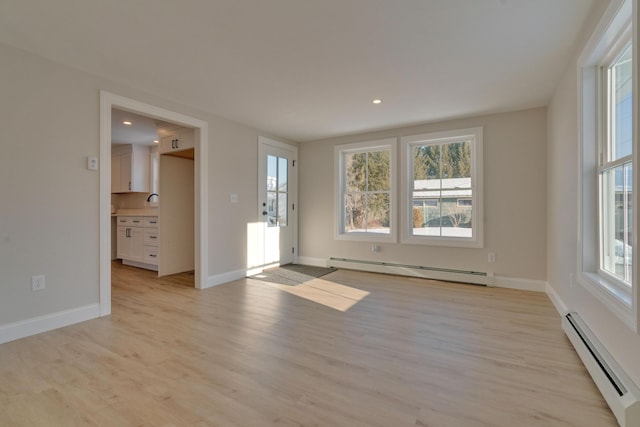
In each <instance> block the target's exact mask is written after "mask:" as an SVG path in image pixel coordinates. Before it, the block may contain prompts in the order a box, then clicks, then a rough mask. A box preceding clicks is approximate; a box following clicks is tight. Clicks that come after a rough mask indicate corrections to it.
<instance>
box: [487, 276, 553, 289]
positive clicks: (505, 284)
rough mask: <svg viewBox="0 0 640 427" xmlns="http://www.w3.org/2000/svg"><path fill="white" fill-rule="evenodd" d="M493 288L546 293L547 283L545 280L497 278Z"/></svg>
mask: <svg viewBox="0 0 640 427" xmlns="http://www.w3.org/2000/svg"><path fill="white" fill-rule="evenodd" d="M493 286H495V287H496V288H507V289H518V290H520V291H534V292H545V290H546V289H547V282H546V281H544V280H533V279H521V278H518V277H505V276H496V277H495V282H494V284H493Z"/></svg>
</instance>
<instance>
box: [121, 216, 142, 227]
mask: <svg viewBox="0 0 640 427" xmlns="http://www.w3.org/2000/svg"><path fill="white" fill-rule="evenodd" d="M117 223H118V225H122V226H127V227H142V226H143V223H144V221H143V218H142V217H141V216H119V217H118V220H117Z"/></svg>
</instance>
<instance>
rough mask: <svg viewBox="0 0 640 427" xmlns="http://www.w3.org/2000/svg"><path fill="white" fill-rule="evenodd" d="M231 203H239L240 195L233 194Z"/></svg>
mask: <svg viewBox="0 0 640 427" xmlns="http://www.w3.org/2000/svg"><path fill="white" fill-rule="evenodd" d="M231 203H238V195H237V194H235V193H232V194H231Z"/></svg>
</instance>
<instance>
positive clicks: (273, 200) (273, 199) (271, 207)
mask: <svg viewBox="0 0 640 427" xmlns="http://www.w3.org/2000/svg"><path fill="white" fill-rule="evenodd" d="M277 194H278V193H276V192H275V191H267V227H275V226H276V225H277V222H276V220H277V215H278V210H277V209H278V206H277V197H278V196H277Z"/></svg>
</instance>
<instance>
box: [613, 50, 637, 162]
mask: <svg viewBox="0 0 640 427" xmlns="http://www.w3.org/2000/svg"><path fill="white" fill-rule="evenodd" d="M632 71H633V70H632V67H631V46H629V47H627V49H626V50H625V51H624V52H623V53H622V55H621V56H620V57H619V58H618V59H617V60H616V62H615V63H614V64H613V65H612V66H611V72H610V76H611V77H610V78H611V83H610V84H611V89H610V92H611V93H610V96H611V97H612V99H611V104H612V107H611V108H612V111H611V116H612V117H611V126H612V127H613V129H611V131H610V135H611V136H610V137H611V138H612V139H613V140H612V141H611V142H610V143H611V147H610V149H611V160H612V161H613V160H617V159H621V158H623V157H625V156H628V155H630V154H631V147H632V135H631V130H632V128H631V122H632V105H631V104H632V99H631V98H632V95H631V94H632V78H631V77H632Z"/></svg>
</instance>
